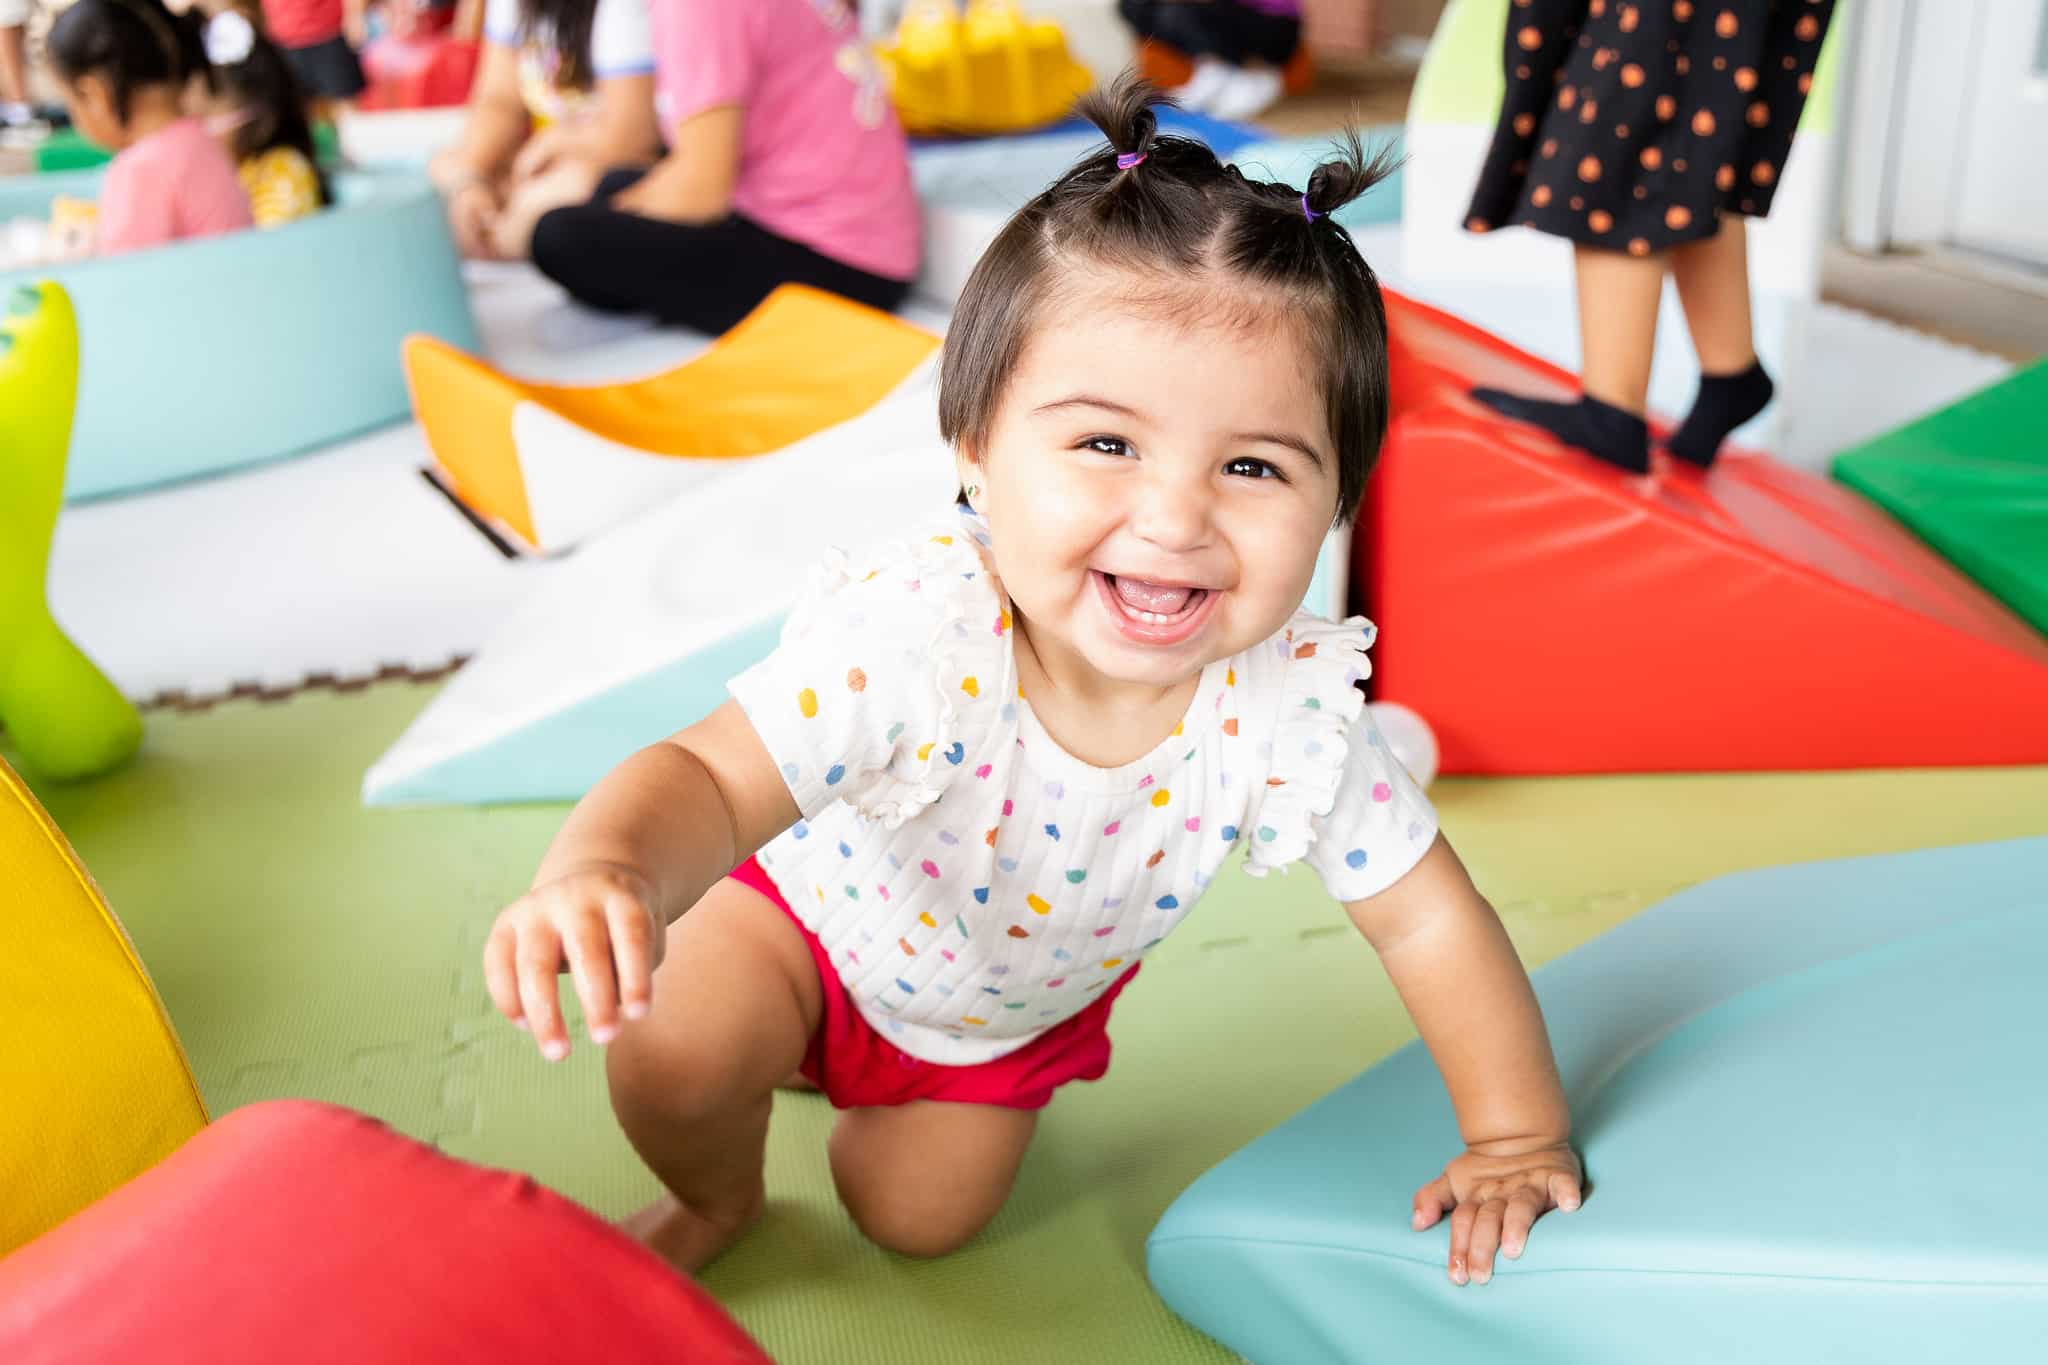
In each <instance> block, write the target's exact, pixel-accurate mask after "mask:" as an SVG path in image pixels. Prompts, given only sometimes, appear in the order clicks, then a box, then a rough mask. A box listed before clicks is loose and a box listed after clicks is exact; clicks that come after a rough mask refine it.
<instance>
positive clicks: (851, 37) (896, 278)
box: [533, 0, 918, 333]
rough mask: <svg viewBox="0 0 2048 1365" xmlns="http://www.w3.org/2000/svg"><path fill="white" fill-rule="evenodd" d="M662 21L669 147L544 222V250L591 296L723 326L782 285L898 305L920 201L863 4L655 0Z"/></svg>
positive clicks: (913, 260)
mask: <svg viewBox="0 0 2048 1365" xmlns="http://www.w3.org/2000/svg"><path fill="white" fill-rule="evenodd" d="M584 3H594V0H584ZM651 17H652V23H653V34H654V61H655V111H656V114H657V116H658V117H659V119H660V120H661V126H662V131H663V132H664V133H665V134H666V136H667V138H668V145H669V151H668V155H667V156H666V157H665V158H663V159H662V160H661V161H659V162H657V163H656V164H655V165H654V167H653V168H652V169H650V170H647V171H645V172H644V173H643V172H640V171H629V172H628V171H622V172H615V173H613V174H612V175H609V176H607V177H606V178H605V179H604V181H603V182H601V183H600V184H599V186H598V190H597V195H596V197H595V198H594V199H592V200H591V201H590V202H589V203H587V204H580V205H575V206H572V207H568V208H560V209H556V210H554V211H553V212H551V213H549V214H547V215H546V216H544V217H543V218H541V220H540V222H539V223H538V224H537V225H536V226H535V228H534V233H533V260H534V263H535V264H536V265H538V266H539V267H540V268H541V270H542V271H544V272H546V274H547V275H548V276H550V277H551V278H552V279H554V280H555V281H557V282H558V283H560V284H561V285H562V286H563V287H565V288H566V289H568V290H569V292H570V293H571V294H573V295H575V296H576V297H577V298H579V299H581V300H583V301H584V302H585V303H589V304H591V305H593V306H596V307H599V308H606V309H611V310H615V311H620V312H643V313H653V314H654V315H655V316H657V317H659V318H660V319H661V320H662V321H664V322H673V323H680V324H682V325H684V326H688V327H694V328H697V329H699V330H701V331H706V332H713V333H717V332H723V331H725V330H726V329H727V328H729V327H731V326H732V325H733V324H734V323H736V322H738V321H739V320H740V319H741V318H743V317H745V316H746V315H747V313H748V312H749V311H750V310H751V309H752V308H753V307H754V305H756V304H757V303H759V302H760V301H761V300H762V299H763V298H765V297H766V296H767V295H768V293H769V291H771V290H773V289H774V288H775V287H776V286H777V285H781V284H789V283H797V284H807V285H812V286H815V287H817V288H821V289H828V290H831V291H832V292H834V293H837V294H841V295H844V296H845V297H847V298H850V299H854V300H857V301H858V302H861V303H865V304H868V305H870V306H872V307H875V308H893V307H895V306H896V305H897V304H898V303H900V302H901V301H902V299H903V296H904V295H905V294H906V293H908V292H909V287H910V281H911V278H912V277H913V276H914V275H916V273H917V266H918V209H917V198H916V195H915V194H914V193H913V191H912V189H911V183H910V162H909V158H908V155H907V152H906V149H905V146H904V140H903V129H902V127H901V125H899V124H898V123H897V122H896V113H895V110H894V109H893V108H892V107H891V106H890V104H889V99H888V95H887V92H886V91H885V89H884V88H883V85H882V79H881V75H880V73H879V72H878V71H877V70H876V68H875V66H874V63H873V61H872V59H871V58H870V57H869V55H868V52H867V49H866V48H865V46H864V45H863V44H862V42H861V38H860V31H859V27H858V25H857V24H856V23H855V22H854V16H853V10H852V8H851V7H850V6H849V5H848V4H847V3H846V2H845V0H746V3H744V4H737V3H733V2H732V0H652V15H651Z"/></svg>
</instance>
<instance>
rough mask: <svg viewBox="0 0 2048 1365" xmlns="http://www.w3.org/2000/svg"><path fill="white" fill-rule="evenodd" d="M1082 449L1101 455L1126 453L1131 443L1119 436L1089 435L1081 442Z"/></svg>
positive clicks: (1129, 450) (1128, 452)
mask: <svg viewBox="0 0 2048 1365" xmlns="http://www.w3.org/2000/svg"><path fill="white" fill-rule="evenodd" d="M1081 448H1082V449H1083V450H1092V451H1095V452H1096V453H1098V454H1101V455H1118V456H1122V455H1128V454H1130V453H1131V443H1130V442H1129V441H1126V440H1125V439H1124V438H1123V437H1121V436H1090V437H1089V438H1088V439H1087V440H1085V441H1083V442H1081Z"/></svg>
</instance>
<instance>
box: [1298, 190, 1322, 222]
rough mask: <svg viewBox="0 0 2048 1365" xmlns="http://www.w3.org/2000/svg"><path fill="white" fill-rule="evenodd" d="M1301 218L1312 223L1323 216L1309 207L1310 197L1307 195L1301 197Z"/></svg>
mask: <svg viewBox="0 0 2048 1365" xmlns="http://www.w3.org/2000/svg"><path fill="white" fill-rule="evenodd" d="M1301 216H1302V217H1304V218H1306V219H1308V220H1309V221H1310V222H1311V223H1313V222H1314V221H1315V220H1316V219H1318V218H1320V217H1322V216H1323V215H1322V214H1320V213H1317V212H1316V211H1315V210H1314V209H1312V208H1310V207H1309V206H1308V196H1307V195H1306V194H1304V195H1302V196H1301Z"/></svg>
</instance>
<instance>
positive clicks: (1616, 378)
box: [1472, 246, 1664, 474]
mask: <svg viewBox="0 0 2048 1365" xmlns="http://www.w3.org/2000/svg"><path fill="white" fill-rule="evenodd" d="M1573 259H1574V263H1575V266H1576V270H1575V273H1576V275H1577V278H1578V290H1579V350H1580V353H1581V355H1582V357H1583V359H1582V363H1581V365H1580V386H1581V388H1583V390H1584V396H1583V397H1582V398H1580V399H1579V401H1578V402H1576V403H1556V402H1550V401H1546V400H1544V399H1540V398H1529V397H1525V396H1523V395H1521V394H1517V393H1506V392H1503V391H1501V390H1499V389H1474V390H1473V391H1472V396H1473V397H1474V398H1476V399H1478V400H1479V401H1480V402H1482V403H1484V404H1486V405H1487V406H1488V407H1490V408H1493V409H1494V410H1495V411H1497V412H1499V413H1501V414H1502V415H1504V416H1507V417H1511V418H1513V419H1514V420H1516V421H1518V422H1527V423H1529V424H1530V425H1531V426H1538V427H1541V428H1543V429H1544V430H1545V431H1548V432H1549V433H1550V434H1551V435H1553V436H1555V437H1557V438H1558V439H1559V440H1560V441H1563V442H1564V443H1565V444H1567V445H1572V446H1577V447H1578V448H1579V449H1581V450H1583V451H1585V452H1587V453H1588V454H1590V455H1593V456H1596V457H1597V458H1599V459H1602V460H1605V461H1606V462H1607V463H1609V464H1612V465H1616V466H1618V467H1620V468H1622V469H1626V470H1628V471H1629V472H1631V473H1637V474H1640V473H1646V472H1648V470H1649V468H1650V436H1649V428H1648V427H1647V426H1646V425H1645V423H1644V421H1643V405H1644V403H1645V401H1646V400H1647V399H1648V398H1649V395H1650V357H1651V355H1652V353H1653V351H1654V349H1655V347H1656V344H1657V304H1658V300H1659V299H1660V298H1661V296H1662V294H1663V291H1664V258H1663V256H1661V255H1646V256H1631V255H1628V254H1627V253H1625V252H1620V251H1607V250H1603V249H1602V248H1599V247H1589V246H1579V247H1577V248H1575V250H1574V253H1573Z"/></svg>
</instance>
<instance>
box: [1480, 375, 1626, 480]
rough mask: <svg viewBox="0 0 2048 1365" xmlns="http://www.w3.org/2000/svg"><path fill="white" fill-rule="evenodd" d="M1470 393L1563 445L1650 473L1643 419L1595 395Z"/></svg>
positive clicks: (1485, 391)
mask: <svg viewBox="0 0 2048 1365" xmlns="http://www.w3.org/2000/svg"><path fill="white" fill-rule="evenodd" d="M1472 396H1473V397H1474V398H1477V399H1478V400H1479V401H1480V402H1482V403H1484V404H1486V406H1488V407H1490V408H1492V409H1493V410H1494V411H1496V412H1499V413H1502V414H1503V415H1505V416H1508V417H1512V418H1514V419H1515V420H1516V421H1517V422H1528V423H1531V424H1533V425H1535V426H1539V427H1542V428H1543V429H1544V430H1545V431H1547V432H1549V433H1550V434H1551V435H1553V436H1555V437H1557V439H1558V440H1560V441H1563V442H1564V443H1565V444H1566V445H1572V446H1577V447H1578V448H1579V449H1580V450H1583V451H1586V452H1588V453H1589V454H1592V455H1596V456H1598V457H1599V458H1600V459H1603V460H1605V461H1607V463H1609V464H1611V465H1617V466H1619V467H1620V468H1622V469H1626V470H1628V471H1629V472H1630V473H1631V474H1647V473H1649V472H1650V429H1649V427H1648V426H1647V425H1646V424H1645V423H1644V421H1643V419H1642V418H1640V417H1638V416H1636V415H1635V414H1634V413H1632V412H1624V411H1622V410H1621V409H1620V408H1617V407H1615V406H1614V405H1613V404H1611V403H1603V402H1601V401H1600V400H1599V399H1597V398H1587V397H1581V398H1580V399H1579V401H1578V402H1576V403H1546V402H1544V401H1543V400H1542V399H1540V398H1524V397H1523V396H1522V395H1520V394H1518V393H1503V392H1502V391H1501V390H1499V389H1474V390H1472Z"/></svg>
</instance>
